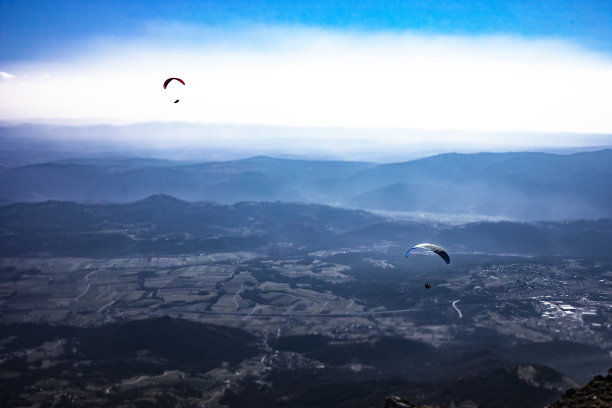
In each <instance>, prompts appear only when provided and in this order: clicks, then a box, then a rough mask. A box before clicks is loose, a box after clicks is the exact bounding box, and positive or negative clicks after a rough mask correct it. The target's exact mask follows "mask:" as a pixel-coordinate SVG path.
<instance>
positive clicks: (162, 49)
mask: <svg viewBox="0 0 612 408" xmlns="http://www.w3.org/2000/svg"><path fill="white" fill-rule="evenodd" d="M0 4H1V6H0V92H1V94H2V95H3V97H2V100H1V101H0V120H2V119H22V120H26V119H28V118H43V119H45V118H46V119H49V120H51V119H61V118H65V119H84V120H85V119H89V120H93V121H94V122H101V123H113V122H114V121H115V122H116V121H121V122H124V123H132V122H146V121H154V120H161V121H195V122H203V123H229V124H258V125H282V126H323V127H328V126H338V127H349V128H370V129H371V128H411V129H428V130H435V129H442V130H444V129H453V130H470V129H477V130H485V131H486V130H491V131H536V132H570V133H571V132H578V133H580V132H583V133H587V132H590V133H612V119H610V118H609V117H612V115H609V109H608V107H609V106H610V100H609V96H608V95H610V94H612V1H597V0H591V1H565V0H551V1H443V2H442V1H381V0H379V1H375V0H372V1H370V0H366V1H331V0H327V1H318V0H314V1H312V0H311V1H301V0H299V1H199V2H188V1H162V2H154V1H85V0H81V1H51V0H48V1H37V0H28V1H4V0H3V1H1V2H0ZM168 76H182V77H183V78H184V79H185V81H186V82H187V84H188V86H185V87H184V88H181V87H178V88H174V89H170V90H169V91H168V92H163V91H162V90H161V89H160V87H159V86H158V85H159V83H160V81H163V79H164V78H165V77H168ZM174 98H177V99H181V103H180V104H177V105H176V106H172V109H169V107H168V101H169V100H170V101H172V102H173V101H174V100H175V99H174Z"/></svg>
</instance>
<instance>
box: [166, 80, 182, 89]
mask: <svg viewBox="0 0 612 408" xmlns="http://www.w3.org/2000/svg"><path fill="white" fill-rule="evenodd" d="M172 80H177V81H179V82H180V83H181V84H183V85H185V81H183V80H182V79H181V78H168V79H166V80H165V81H164V89H166V87H167V86H168V84H169V83H170V81H172Z"/></svg>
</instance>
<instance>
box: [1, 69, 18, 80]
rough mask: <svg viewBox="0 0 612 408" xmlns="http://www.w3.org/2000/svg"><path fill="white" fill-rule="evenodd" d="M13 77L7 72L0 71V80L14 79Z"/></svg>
mask: <svg viewBox="0 0 612 408" xmlns="http://www.w3.org/2000/svg"><path fill="white" fill-rule="evenodd" d="M14 78H16V76H15V75H11V74H9V73H8V72H4V71H0V79H14Z"/></svg>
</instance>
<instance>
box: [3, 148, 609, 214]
mask: <svg viewBox="0 0 612 408" xmlns="http://www.w3.org/2000/svg"><path fill="white" fill-rule="evenodd" d="M154 194H168V195H172V196H175V197H177V198H179V199H183V200H189V201H211V202H218V203H222V204H233V203H236V202H240V201H253V200H255V201H275V200H281V201H290V202H310V203H320V204H333V205H341V206H345V207H351V208H361V209H368V210H390V211H409V212H429V213H448V214H480V215H489V216H496V217H507V218H511V219H518V220H566V219H593V218H605V217H612V150H601V151H597V152H589V153H576V154H570V155H554V154H544V153H495V154H494V153H478V154H454V153H453V154H442V155H438V156H433V157H428V158H424V159H419V160H413V161H408V162H403V163H394V164H373V163H364V162H341V161H307V160H288V159H275V158H270V157H264V156H258V157H253V158H250V159H244V160H233V161H226V162H208V163H200V164H189V163H187V164H182V163H174V164H173V163H172V162H167V161H156V160H144V159H143V160H141V161H134V160H126V161H121V160H116V159H113V160H109V161H108V162H105V161H104V160H84V161H82V162H79V161H74V160H73V161H70V162H58V163H46V164H34V165H28V166H22V167H14V168H9V169H6V170H4V171H2V172H0V199H2V200H9V201H13V202H15V201H30V202H31V201H45V200H49V199H53V200H70V201H79V202H109V201H110V202H131V201H135V200H139V199H142V198H145V197H148V196H150V195H154Z"/></svg>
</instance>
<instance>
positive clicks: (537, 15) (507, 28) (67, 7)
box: [0, 0, 612, 62]
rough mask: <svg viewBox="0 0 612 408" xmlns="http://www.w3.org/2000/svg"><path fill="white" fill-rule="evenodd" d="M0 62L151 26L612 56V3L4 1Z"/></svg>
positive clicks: (141, 31)
mask: <svg viewBox="0 0 612 408" xmlns="http://www.w3.org/2000/svg"><path fill="white" fill-rule="evenodd" d="M0 7H1V8H0V19H1V20H0V27H1V28H0V35H1V37H0V41H1V42H0V52H1V54H0V58H1V61H2V62H9V61H13V60H30V59H36V58H40V57H48V56H50V55H57V54H64V53H66V54H73V53H78V47H79V46H83V45H84V44H85V43H86V41H87V40H88V38H95V37H98V36H113V37H116V38H136V37H138V36H141V35H144V34H145V33H146V29H147V24H148V23H149V22H150V21H168V22H181V23H186V24H197V25H210V26H224V27H236V26H240V25H244V24H271V25H273V24H282V25H286V24H289V25H302V26H315V27H323V28H331V29H340V30H342V29H357V30H365V31H381V30H391V31H404V30H414V31H419V32H423V33H430V34H456V35H483V34H509V35H520V36H526V37H547V38H560V39H565V40H568V41H572V42H575V43H578V44H581V45H584V46H586V47H592V48H594V49H598V50H600V51H602V52H607V53H611V52H612V1H609V0H603V1H602V0H586V1H568V0H544V1H533V0H527V1H503V0H496V1H486V0H481V1H473V0H472V1H428V0H422V1H384V0H362V1H346V0H343V1H333V0H327V1H325V0H323V1H320V0H309V1H302V0H292V1H287V0H280V1H272V0H269V1H197V2H190V1H113V0H104V1H91V0H90V1H87V0H81V1H53V0H47V1H39V0H27V1H24V0H17V1H7V0H2V2H1V6H0Z"/></svg>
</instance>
